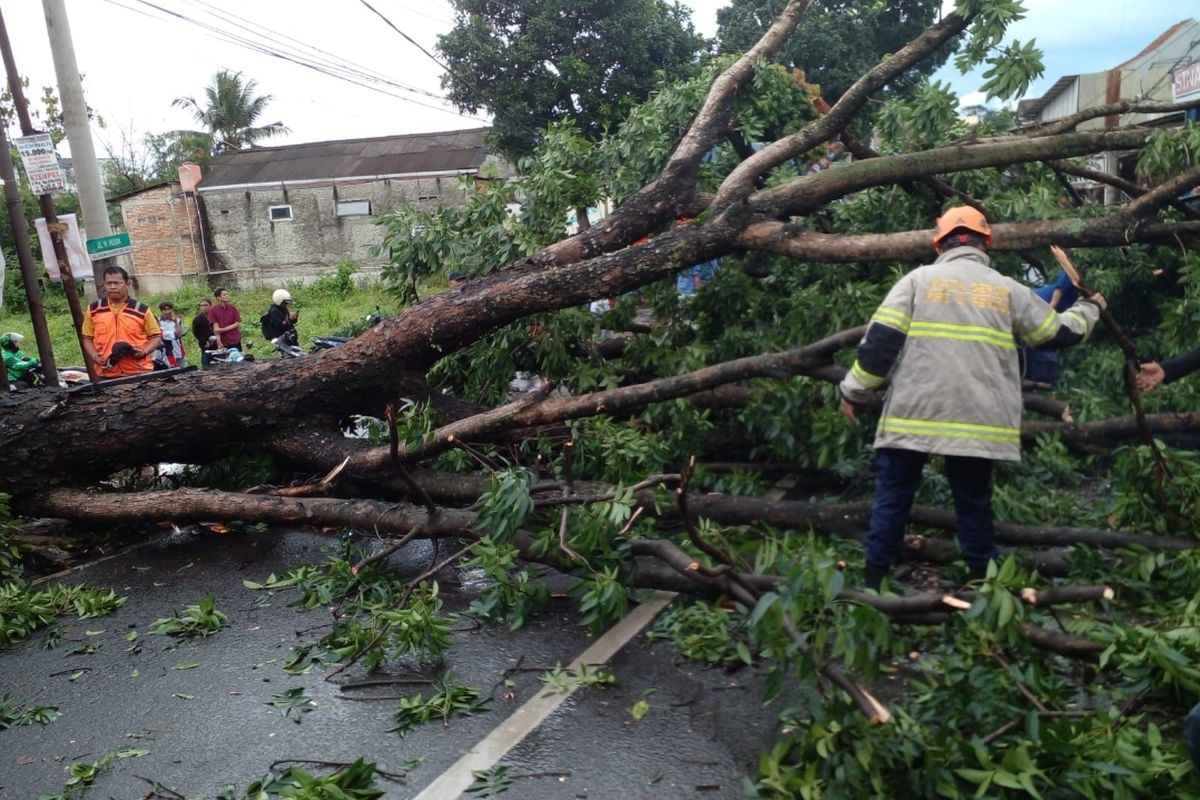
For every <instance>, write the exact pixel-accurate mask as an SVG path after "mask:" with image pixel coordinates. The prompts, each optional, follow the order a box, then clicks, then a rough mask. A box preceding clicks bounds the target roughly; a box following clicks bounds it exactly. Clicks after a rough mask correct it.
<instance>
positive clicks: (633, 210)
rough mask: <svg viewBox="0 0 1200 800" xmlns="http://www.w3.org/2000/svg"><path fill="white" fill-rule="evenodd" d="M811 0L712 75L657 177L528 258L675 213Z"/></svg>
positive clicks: (558, 258) (797, 1) (574, 253)
mask: <svg viewBox="0 0 1200 800" xmlns="http://www.w3.org/2000/svg"><path fill="white" fill-rule="evenodd" d="M812 2H813V0H789V2H788V4H787V5H786V6H785V7H784V9H783V11H782V12H781V13H780V15H779V16H778V17H776V18H775V21H774V22H773V23H772V24H771V26H770V27H769V28H768V29H767V31H766V33H764V34H763V35H762V37H761V38H760V39H759V40H758V42H757V43H756V44H755V45H754V46H753V47H752V48H750V50H748V51H746V53H744V54H743V55H742V56H741V57H740V58H739V59H738V60H737V61H735V62H734V63H733V64H732V65H730V67H729V68H728V69H726V70H725V71H724V72H723V73H721V75H719V76H718V77H717V79H716V80H715V81H714V82H713V85H712V87H711V88H710V89H709V91H708V95H707V96H706V97H705V99H704V103H703V105H702V106H701V108H700V111H699V112H698V113H697V114H696V117H695V119H693V121H692V124H691V126H690V127H689V128H688V130H687V132H686V133H685V134H684V136H683V139H682V140H681V141H680V143H679V145H678V146H677V147H676V148H675V150H674V152H672V154H671V156H670V158H668V160H667V163H666V164H665V165H664V166H663V168H662V171H661V173H660V174H659V176H658V177H657V178H655V179H654V180H653V181H651V182H650V183H648V184H646V185H645V186H643V187H642V188H641V189H639V190H638V191H637V192H636V193H634V194H633V195H632V196H630V197H629V198H627V199H626V200H625V201H624V202H623V203H622V204H621V207H620V208H618V209H617V210H616V211H615V212H614V213H613V214H610V215H609V216H608V217H606V218H605V219H603V220H601V221H600V222H598V223H596V224H595V225H593V226H592V227H591V228H589V229H588V230H586V231H581V232H580V233H579V234H577V235H576V236H573V237H571V238H569V239H564V240H563V241H561V242H558V243H557V244H553V245H551V246H549V247H547V248H545V249H544V250H542V251H541V252H540V253H538V254H537V255H536V256H534V258H533V259H532V260H533V261H534V262H536V263H537V264H539V265H542V266H550V265H561V264H568V263H574V262H576V261H580V260H582V259H585V258H591V257H592V256H595V255H596V254H598V253H602V252H608V251H610V250H613V249H614V248H617V247H623V246H625V245H628V244H629V243H631V242H633V241H635V240H636V239H638V238H639V237H641V236H642V235H643V234H645V233H648V232H650V231H653V230H655V229H656V228H658V227H660V226H661V225H662V224H663V223H665V222H667V221H669V220H672V219H674V218H675V217H676V216H678V211H679V210H680V208H681V207H682V206H685V205H688V204H689V198H690V197H692V196H693V194H694V193H695V185H694V183H695V181H694V178H695V175H696V170H697V169H698V167H699V164H700V158H701V157H702V156H703V155H704V154H705V153H706V152H708V151H709V150H711V149H712V147H713V146H714V145H715V144H716V143H717V142H718V141H719V140H720V138H721V137H722V136H724V135H725V132H726V131H727V130H728V128H729V123H730V120H731V118H732V113H733V104H734V101H735V100H736V98H737V96H738V94H739V93H740V92H741V91H742V89H743V88H744V87H745V85H746V84H747V83H748V82H749V81H750V79H751V78H752V77H753V75H754V68H755V65H756V64H757V63H758V62H759V61H761V60H766V59H769V58H770V57H771V56H772V55H773V54H774V53H775V52H776V51H777V50H778V49H779V47H780V46H781V45H782V44H783V42H784V41H785V40H786V39H787V37H788V36H790V35H791V33H792V31H793V30H795V28H796V24H797V23H798V22H799V21H800V17H801V16H803V15H804V13H805V12H806V11H807V10H808V8H809V6H811V5H812ZM597 296H598V297H599V296H600V295H597Z"/></svg>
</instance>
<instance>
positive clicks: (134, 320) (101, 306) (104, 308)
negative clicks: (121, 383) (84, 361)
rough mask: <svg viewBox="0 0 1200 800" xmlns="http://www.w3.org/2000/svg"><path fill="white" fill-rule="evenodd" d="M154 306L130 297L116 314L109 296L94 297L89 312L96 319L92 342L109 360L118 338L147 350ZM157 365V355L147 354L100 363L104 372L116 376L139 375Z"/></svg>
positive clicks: (101, 371)
mask: <svg viewBox="0 0 1200 800" xmlns="http://www.w3.org/2000/svg"><path fill="white" fill-rule="evenodd" d="M149 313H150V307H149V306H147V305H146V304H145V303H139V302H138V301H137V300H134V299H133V298H132V297H130V298H129V299H128V300H127V301H126V303H125V307H124V308H123V309H121V313H120V314H114V313H113V310H112V307H111V306H109V304H108V300H107V299H104V300H93V301H92V302H91V304H90V305H89V306H88V315H89V316H90V317H91V319H92V329H93V330H94V333H93V335H92V343H93V344H95V345H96V352H98V353H99V354H100V357H101V358H103V359H104V360H105V361H108V357H109V356H110V355H112V349H113V345H114V344H116V343H117V342H129V344H131V345H133V346H134V348H136V349H138V350H143V349H145V347H146V344H147V343H148V342H149V341H150V337H149V336H147V335H146V315H147V314H149ZM152 369H154V362H153V357H152V356H151V355H145V356H142V357H141V358H122V359H121V360H120V361H118V362H117V363H116V364H114V365H113V366H111V367H103V366H102V367H97V370H98V371H99V373H100V375H101V376H103V377H106V378H114V377H116V376H118V375H136V374H138V373H140V372H149V371H150V370H152Z"/></svg>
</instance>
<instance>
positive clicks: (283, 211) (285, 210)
mask: <svg viewBox="0 0 1200 800" xmlns="http://www.w3.org/2000/svg"><path fill="white" fill-rule="evenodd" d="M267 214H268V215H269V216H270V218H271V222H283V221H286V220H290V219H291V218H292V207H291V206H270V207H269V208H268V209H267Z"/></svg>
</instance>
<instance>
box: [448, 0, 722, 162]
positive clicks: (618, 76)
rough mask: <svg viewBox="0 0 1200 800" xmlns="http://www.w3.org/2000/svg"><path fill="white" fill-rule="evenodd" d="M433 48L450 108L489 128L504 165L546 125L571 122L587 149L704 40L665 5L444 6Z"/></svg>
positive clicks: (472, 1)
mask: <svg viewBox="0 0 1200 800" xmlns="http://www.w3.org/2000/svg"><path fill="white" fill-rule="evenodd" d="M451 5H452V6H453V7H454V10H455V20H454V28H453V29H452V30H451V31H450V32H449V33H447V34H445V35H443V36H440V37H439V38H438V45H437V49H438V52H439V53H440V54H441V56H442V58H443V59H444V61H445V63H446V66H447V72H446V74H445V75H443V77H442V86H443V88H444V89H445V90H446V91H447V95H448V97H449V98H450V100H451V102H453V103H454V104H455V105H457V106H458V107H459V108H460V109H463V110H464V111H467V112H470V113H472V114H473V113H476V112H478V111H479V110H480V109H483V110H485V111H487V112H488V113H490V114H491V115H492V116H493V117H494V118H495V123H494V128H493V135H494V137H495V141H496V142H497V144H498V146H499V149H500V150H501V151H502V152H504V153H505V154H507V155H509V156H510V157H512V158H514V159H515V158H516V157H519V156H523V155H527V154H528V153H529V152H531V151H532V149H533V147H534V146H535V145H536V143H537V142H538V140H539V137H540V132H541V130H542V129H543V128H545V126H546V125H547V124H549V123H551V122H555V121H559V120H564V119H573V120H575V122H576V124H577V125H578V126H579V129H580V130H581V131H583V133H584V134H585V136H586V137H587V138H589V139H596V138H598V137H599V136H600V134H601V132H602V131H604V130H605V129H606V128H607V127H609V126H611V125H614V124H616V123H617V122H619V121H620V120H621V119H623V118H624V117H625V115H626V114H627V113H628V111H629V109H630V108H632V107H633V106H634V105H636V104H637V103H638V102H640V101H642V100H644V99H645V98H646V97H647V95H649V93H650V91H651V89H653V87H654V86H655V85H656V83H657V82H658V81H659V80H661V78H662V77H663V76H666V77H668V78H670V79H676V78H680V77H683V76H685V75H687V74H688V73H689V72H690V71H691V68H692V65H693V63H694V60H695V57H696V55H697V53H698V52H699V51H701V50H702V49H703V48H704V39H703V38H702V37H700V36H698V35H697V34H696V33H695V31H694V30H693V28H692V25H691V21H690V15H689V12H688V10H687V9H686V8H684V7H683V6H680V5H679V4H678V3H668V2H664V0H620V1H619V2H618V1H617V0H452V3H451Z"/></svg>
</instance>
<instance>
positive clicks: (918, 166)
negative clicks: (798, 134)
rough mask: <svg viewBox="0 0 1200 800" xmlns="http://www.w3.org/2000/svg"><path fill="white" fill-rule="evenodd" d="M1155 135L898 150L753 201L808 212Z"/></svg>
mask: <svg viewBox="0 0 1200 800" xmlns="http://www.w3.org/2000/svg"><path fill="white" fill-rule="evenodd" d="M1152 135H1153V132H1152V131H1149V130H1147V129H1145V128H1132V129H1121V130H1113V131H1094V132H1092V131H1089V132H1087V133H1064V134H1060V135H1058V136H1045V137H1041V138H1037V139H1018V140H1015V141H1013V140H1008V141H1001V142H985V143H981V144H977V145H973V146H966V145H952V146H949V147H937V148H933V149H931V150H921V151H919V152H915V153H900V154H898V155H894V156H888V157H887V158H871V159H867V160H865V161H856V162H854V163H853V164H847V165H845V166H842V167H838V168H837V169H829V170H825V171H823V172H818V173H815V174H813V175H807V176H803V177H799V178H793V179H792V180H790V181H788V182H786V183H784V184H782V185H780V186H777V187H773V188H770V189H764V190H762V191H760V192H757V193H755V194H754V195H753V197H752V198H751V200H750V202H751V204H752V206H753V207H754V208H755V210H756V211H757V212H758V213H759V214H761V215H762V216H766V217H780V216H784V215H799V214H807V213H811V212H812V211H813V210H815V209H818V208H820V207H822V206H824V205H826V204H827V203H829V202H830V201H832V200H836V199H837V198H840V197H844V196H846V195H848V194H851V193H853V192H856V191H861V190H863V189H869V188H871V187H875V186H886V185H891V184H895V183H900V182H902V181H906V180H912V179H915V178H920V177H922V176H925V175H933V174H938V173H947V172H962V171H966V170H973V169H983V168H985V167H997V166H1002V165H1006V164H1021V163H1028V162H1031V161H1046V160H1049V159H1057V158H1069V157H1072V156H1081V155H1087V154H1089V153H1098V152H1102V151H1104V150H1121V149H1132V148H1139V147H1142V146H1143V145H1145V143H1146V141H1147V140H1148V139H1149V138H1150V137H1151V136H1152ZM715 202H719V201H715Z"/></svg>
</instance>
